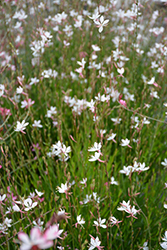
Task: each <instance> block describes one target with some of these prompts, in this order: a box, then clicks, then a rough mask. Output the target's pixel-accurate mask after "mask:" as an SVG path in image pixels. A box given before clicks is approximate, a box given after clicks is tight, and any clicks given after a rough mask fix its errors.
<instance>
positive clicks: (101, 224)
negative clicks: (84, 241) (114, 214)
mask: <svg viewBox="0 0 167 250" xmlns="http://www.w3.org/2000/svg"><path fill="white" fill-rule="evenodd" d="M105 222H106V219H101V218H98V221H94V225H95V226H98V227H102V228H107V226H106V225H103V224H104V223H105Z"/></svg>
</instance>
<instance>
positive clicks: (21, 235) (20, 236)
mask: <svg viewBox="0 0 167 250" xmlns="http://www.w3.org/2000/svg"><path fill="white" fill-rule="evenodd" d="M18 239H19V240H21V241H22V242H24V243H26V244H29V245H30V239H29V237H28V235H27V234H26V233H24V232H20V233H18Z"/></svg>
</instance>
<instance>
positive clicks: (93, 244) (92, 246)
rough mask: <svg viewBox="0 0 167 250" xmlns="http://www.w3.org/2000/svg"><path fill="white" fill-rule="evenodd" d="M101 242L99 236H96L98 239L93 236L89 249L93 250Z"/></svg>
mask: <svg viewBox="0 0 167 250" xmlns="http://www.w3.org/2000/svg"><path fill="white" fill-rule="evenodd" d="M100 244H101V241H100V240H99V238H98V237H96V239H95V238H93V237H92V236H91V240H90V247H89V248H88V250H92V249H94V248H95V247H99V246H100ZM98 249H99V248H98Z"/></svg>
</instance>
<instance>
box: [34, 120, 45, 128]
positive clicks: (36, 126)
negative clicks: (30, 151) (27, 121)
mask: <svg viewBox="0 0 167 250" xmlns="http://www.w3.org/2000/svg"><path fill="white" fill-rule="evenodd" d="M40 123H41V120H38V121H36V120H34V123H33V124H32V126H33V127H35V128H42V127H43V126H42V124H40Z"/></svg>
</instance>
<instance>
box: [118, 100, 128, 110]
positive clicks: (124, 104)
mask: <svg viewBox="0 0 167 250" xmlns="http://www.w3.org/2000/svg"><path fill="white" fill-rule="evenodd" d="M119 103H120V104H121V105H122V106H124V107H125V108H126V107H127V104H126V102H125V101H124V100H122V99H121V100H120V101H119Z"/></svg>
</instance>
